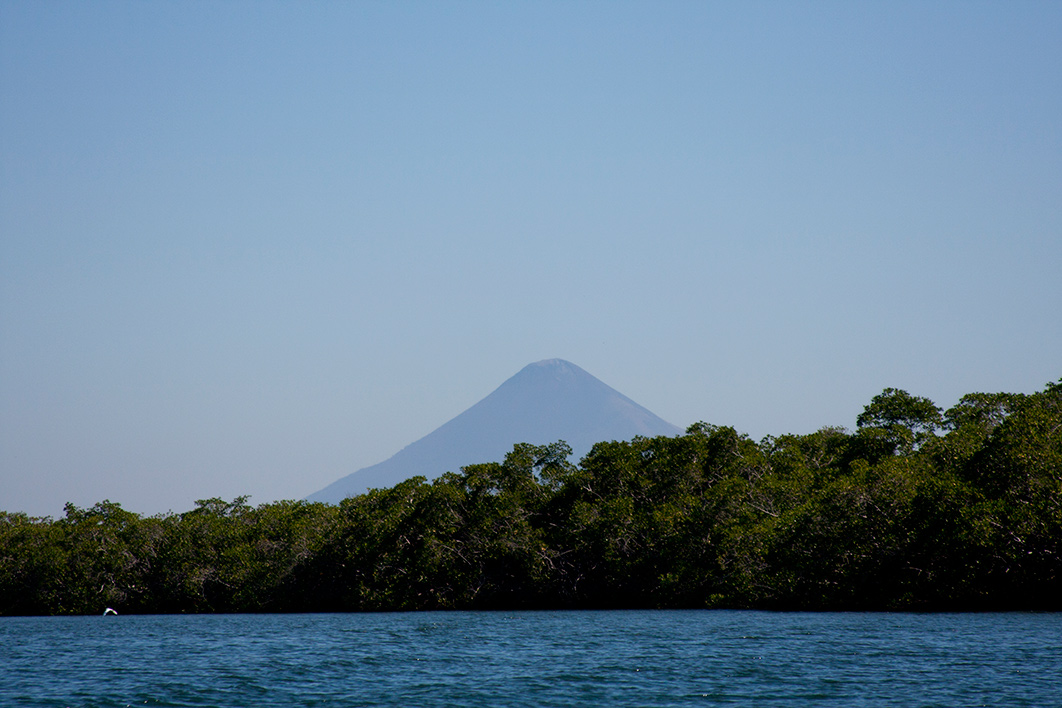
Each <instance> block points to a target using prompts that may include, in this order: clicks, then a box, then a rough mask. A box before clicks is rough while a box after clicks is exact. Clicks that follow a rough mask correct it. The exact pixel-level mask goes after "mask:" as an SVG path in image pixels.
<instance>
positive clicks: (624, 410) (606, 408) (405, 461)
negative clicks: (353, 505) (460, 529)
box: [307, 359, 682, 504]
mask: <svg viewBox="0 0 1062 708" xmlns="http://www.w3.org/2000/svg"><path fill="white" fill-rule="evenodd" d="M681 432H682V431H681V430H680V429H679V428H677V427H676V426H674V425H672V424H671V423H668V422H667V421H665V420H663V419H661V418H659V417H657V416H656V415H654V414H653V413H651V412H650V411H648V410H646V409H645V408H643V407H642V406H640V405H638V404H637V403H635V402H634V401H632V400H631V399H629V398H627V397H626V396H624V395H623V394H622V393H620V392H619V391H616V390H615V389H613V388H611V387H610V386H607V385H606V384H604V383H602V382H601V381H599V380H598V379H596V378H594V377H593V376H591V375H590V374H588V373H587V372H585V371H583V370H582V369H580V368H579V367H578V366H576V365H575V364H572V363H570V362H567V361H564V360H563V359H546V360H544V361H539V362H535V363H534V364H528V365H527V366H525V367H524V368H523V369H521V370H520V371H519V372H517V374H516V375H515V376H513V377H512V378H510V379H508V380H507V381H506V382H505V383H503V384H502V385H501V386H499V387H498V388H497V389H495V391H494V392H493V393H491V394H490V395H489V396H487V397H486V398H484V399H483V400H481V401H480V402H479V403H477V404H475V405H474V406H472V407H471V408H469V409H468V410H466V411H465V412H464V413H461V414H460V415H458V416H457V417H456V418H453V419H452V420H450V421H449V422H447V423H445V424H443V425H442V426H441V427H439V428H437V429H436V430H435V431H433V432H431V433H429V434H427V435H425V436H424V437H423V438H421V439H420V440H417V441H416V442H414V443H411V444H410V445H407V446H406V447H404V448H403V449H402V450H400V451H399V452H397V453H396V454H395V455H394V456H392V457H390V458H388V459H387V460H384V461H383V462H380V463H378V464H375V465H372V466H370V467H365V468H362V469H360V470H358V471H357V472H354V473H352V474H349V475H347V476H346V477H343V478H342V479H340V480H338V481H336V482H333V483H332V484H330V485H328V486H327V487H325V488H324V489H322V490H321V491H319V492H316V493H315V494H311V495H310V496H309V497H307V499H308V500H309V501H320V502H329V503H333V504H335V503H338V502H340V501H341V500H343V499H344V498H346V497H349V496H354V495H356V494H361V493H363V492H365V491H367V490H368V489H370V488H384V487H393V486H394V485H396V484H398V483H399V482H401V481H403V480H406V479H409V478H410V477H413V476H416V475H423V476H424V477H427V478H428V479H433V478H435V477H438V476H439V475H441V474H443V473H444V472H456V471H458V470H459V469H460V468H461V467H462V466H464V465H471V464H476V463H480V462H493V461H500V460H502V458H504V457H505V454H506V453H507V452H509V451H510V450H511V449H512V447H513V445H515V444H516V443H521V442H526V443H531V444H534V445H544V444H548V443H551V442H556V441H557V440H564V441H565V442H567V443H568V444H569V445H571V447H572V451H573V453H574V457H575V459H579V458H580V457H582V456H583V455H585V454H586V453H587V452H589V451H590V448H591V447H593V445H594V443H597V442H602V441H608V440H629V439H630V438H633V437H635V436H636V435H641V436H645V437H655V436H658V435H678V434H680V433H681Z"/></svg>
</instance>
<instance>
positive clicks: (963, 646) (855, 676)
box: [0, 611, 1062, 708]
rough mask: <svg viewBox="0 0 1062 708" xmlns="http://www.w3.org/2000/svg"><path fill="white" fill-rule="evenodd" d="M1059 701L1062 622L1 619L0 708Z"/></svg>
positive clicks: (701, 617)
mask: <svg viewBox="0 0 1062 708" xmlns="http://www.w3.org/2000/svg"><path fill="white" fill-rule="evenodd" d="M127 705H130V706H133V705H135V706H139V705H148V706H248V705H266V706H332V705H336V706H475V707H476V708H481V707H483V706H601V705H623V706H711V705H786V706H792V705H797V706H831V705H833V706H897V705H903V706H977V705H993V706H1000V705H1012V706H1022V705H1025V706H1051V705H1055V706H1062V615H1055V614H996V615H993V614H988V615H903V614H775V613H764V612H720V611H711V612H708V611H704V612H696V611H694V612H526V613H523V612H522V613H489V612H487V613H483V612H476V613H466V612H454V613H413V614H345V615H227V616H207V615H200V616H144V617H133V616H122V617H107V618H104V617H50V618H0V706H127Z"/></svg>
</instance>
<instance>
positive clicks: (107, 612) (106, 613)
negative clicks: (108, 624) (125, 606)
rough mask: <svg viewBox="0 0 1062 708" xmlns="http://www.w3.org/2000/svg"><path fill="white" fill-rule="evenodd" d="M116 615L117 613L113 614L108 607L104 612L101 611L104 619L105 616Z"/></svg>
mask: <svg viewBox="0 0 1062 708" xmlns="http://www.w3.org/2000/svg"><path fill="white" fill-rule="evenodd" d="M117 614H118V613H117V612H115V611H114V610H113V609H111V608H110V607H108V608H107V609H106V610H104V611H103V616H104V617H106V616H107V615H117Z"/></svg>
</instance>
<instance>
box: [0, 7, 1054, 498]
mask: <svg viewBox="0 0 1062 708" xmlns="http://www.w3.org/2000/svg"><path fill="white" fill-rule="evenodd" d="M1060 37H1062V3H1058V2H1005V3H1004V2H991V3H981V2H954V3H951V2H949V3H933V2H929V3H926V2H860V3H851V2H837V3H830V2H807V3H803V2H789V3H786V2H769V3H756V2H751V3H750V2H733V3H707V2H689V3H685V2H670V3H658V2H558V3H549V2H476V3H463V2H447V3H427V2H408V3H392V2H386V3H385V2H351V3H340V2H309V3H303V2H299V3H296V2H290V3H270V2H221V3H215V2H150V3H146V2H91V3H79V2H36V1H35V2H17V1H12V0H7V1H6V2H3V3H0V509H7V510H9V511H26V512H29V513H31V514H38V515H44V514H47V515H53V516H55V515H60V514H61V513H62V507H63V504H64V502H66V501H72V502H74V503H75V504H78V505H79V506H88V505H91V504H92V503H94V502H97V501H100V500H103V499H110V500H112V501H117V502H120V503H121V504H122V505H123V506H125V507H126V508H128V509H131V510H133V511H137V512H140V513H158V512H162V511H166V510H171V509H172V510H173V511H185V510H187V509H190V508H192V506H193V505H194V500H195V499H200V498H207V497H213V496H220V497H224V498H226V499H230V498H232V497H234V496H236V495H239V494H249V495H251V502H252V503H263V502H269V501H273V500H276V499H281V498H299V497H303V496H305V495H306V494H309V493H311V492H314V491H316V490H317V489H320V488H321V487H323V486H325V485H326V484H328V483H330V482H332V481H334V480H336V479H338V478H339V477H341V476H343V475H345V474H347V473H349V472H352V471H354V470H356V469H359V468H360V467H363V466H366V465H369V464H372V463H375V462H379V461H380V460H382V459H385V458H387V457H389V456H390V455H391V454H393V453H394V452H396V451H397V450H399V449H400V448H401V447H403V446H404V445H406V444H408V443H410V442H412V441H414V440H415V439H417V438H419V437H421V436H423V435H425V434H427V433H428V432H430V431H432V430H433V429H435V428H436V427H438V426H439V425H441V424H442V423H444V422H445V421H447V420H448V419H450V418H451V417H453V416H454V415H457V414H458V413H460V412H461V411H463V410H464V409H465V408H467V407H468V406H470V405H472V404H473V403H475V402H476V401H478V400H479V399H480V398H482V397H483V396H485V395H487V394H488V393H490V392H491V391H492V390H493V389H494V388H495V387H496V386H498V385H499V384H500V383H501V382H502V381H503V380H505V379H506V378H508V377H509V376H511V375H512V374H514V373H515V372H516V371H518V370H519V369H520V368H521V367H523V366H524V365H526V364H528V363H530V362H532V361H536V360H539V359H544V358H549V357H561V358H564V359H568V360H570V361H572V362H574V363H576V364H578V365H579V366H581V367H583V368H584V369H586V370H587V371H589V372H590V373H592V374H594V375H595V376H597V377H598V378H600V379H602V380H603V381H604V382H605V383H607V384H609V385H611V386H613V387H614V388H617V389H619V390H620V391H621V392H623V393H625V394H626V395H628V396H630V397H631V398H633V399H634V400H636V401H638V402H639V403H641V404H642V405H644V406H646V407H648V408H649V409H650V410H652V411H653V412H655V413H657V414H658V415H660V416H661V417H663V418H665V419H667V420H669V421H671V422H673V423H675V424H676V425H679V426H686V425H689V424H690V423H693V422H695V421H698V420H704V421H707V422H710V423H716V424H722V425H733V426H735V427H736V428H737V429H738V430H740V431H742V432H746V433H748V434H749V435H751V436H752V437H753V438H755V439H759V438H760V437H762V436H764V435H767V434H782V433H787V432H794V433H805V432H812V431H814V430H816V429H818V428H820V427H822V426H826V425H843V426H846V427H849V428H852V427H854V423H855V417H856V416H857V415H858V414H859V413H860V412H861V410H862V408H863V406H864V405H865V404H866V403H868V402H869V401H870V399H871V398H872V397H873V396H874V395H875V394H876V393H879V392H880V391H881V390H882V389H883V388H885V387H887V386H894V387H898V388H903V389H906V390H908V391H910V392H911V393H914V394H917V395H922V396H928V397H930V398H932V399H933V400H934V401H936V402H937V403H938V404H940V405H942V406H945V407H947V406H950V405H952V404H954V403H955V402H956V401H957V400H958V398H959V397H960V396H961V395H962V394H964V393H968V392H972V391H1025V392H1029V391H1035V390H1039V389H1041V388H1042V387H1043V385H1044V384H1046V383H1047V382H1048V381H1053V380H1057V379H1058V378H1059V377H1062V41H1060V39H1059V38H1060ZM469 462H479V460H470V461H469Z"/></svg>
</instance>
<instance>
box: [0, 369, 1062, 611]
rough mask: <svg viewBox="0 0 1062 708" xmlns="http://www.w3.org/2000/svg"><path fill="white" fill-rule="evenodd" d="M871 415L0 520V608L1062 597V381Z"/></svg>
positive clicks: (561, 447) (1043, 602) (888, 400)
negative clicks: (378, 478) (830, 424)
mask: <svg viewBox="0 0 1062 708" xmlns="http://www.w3.org/2000/svg"><path fill="white" fill-rule="evenodd" d="M857 423H858V429H857V430H856V431H855V432H854V433H849V432H848V431H845V430H843V429H840V428H824V429H822V430H819V431H818V432H816V433H812V434H810V435H782V436H779V437H767V438H765V439H764V440H762V441H760V442H759V443H756V442H754V441H752V440H750V439H749V438H748V437H747V436H744V435H740V434H739V433H737V432H736V431H735V430H734V429H733V428H730V427H725V426H714V425H708V424H706V423H697V424H695V425H693V426H690V428H689V429H688V430H687V431H686V434H685V435H680V436H676V437H670V438H669V437H657V438H635V439H634V440H631V441H627V442H615V441H613V442H601V443H598V444H597V445H595V446H594V447H593V449H592V450H591V451H590V452H589V453H588V454H587V455H586V456H585V457H584V458H583V459H582V460H581V461H579V463H578V464H573V463H572V462H571V461H569V457H570V456H571V448H570V447H568V446H567V445H566V444H565V443H564V442H562V441H558V442H556V443H553V444H550V445H529V444H526V443H520V444H517V445H515V446H514V447H513V449H512V451H511V452H509V454H507V455H506V456H505V459H504V460H502V461H501V462H488V463H481V464H470V465H468V466H466V467H463V468H462V469H461V470H460V471H459V472H456V473H454V472H449V473H446V474H443V475H442V476H440V477H439V478H437V479H436V480H435V481H434V482H431V483H428V482H427V481H426V480H425V479H424V478H422V477H416V478H413V479H411V480H407V481H405V482H402V483H401V484H398V485H396V486H395V487H393V488H391V489H376V490H372V491H370V492H368V493H367V494H363V495H360V496H357V497H353V498H350V499H346V500H344V501H343V502H342V503H341V504H339V505H336V506H333V505H327V504H310V503H307V502H301V501H283V502H276V503H273V504H263V505H260V506H258V507H252V506H250V505H249V504H248V503H247V501H248V500H247V498H246V497H238V498H236V499H234V500H232V501H231V502H227V501H224V500H222V499H216V498H215V499H204V500H200V501H198V502H196V507H195V508H194V509H192V510H191V511H188V512H185V513H183V514H167V515H163V516H157V517H148V518H142V517H140V516H138V515H136V514H134V513H131V512H128V511H126V510H124V509H122V508H121V507H120V506H119V505H118V504H114V503H112V502H110V501H103V502H100V503H98V504H96V505H94V506H92V507H90V508H88V509H81V508H78V507H76V506H73V505H68V506H67V507H66V512H65V515H64V517H63V518H60V519H58V520H53V519H50V518H44V519H41V518H31V517H28V516H26V515H25V514H18V513H3V512H0V615H16V614H84V613H99V612H102V610H103V608H104V607H114V608H116V609H118V611H119V612H120V613H122V614H125V613H138V612H289V611H290V612H319V611H353V610H421V609H455V608H470V609H472V608H475V609H486V608H498V609H500V608H506V609H515V608H563V607H595V608H619V607H735V608H775V609H871V610H883V609H896V610H970V609H973V610H986V609H1040V610H1058V609H1060V605H1062V382H1059V383H1054V384H1048V386H1047V387H1046V388H1045V389H1044V390H1043V391H1041V392H1039V393H1035V394H1031V395H1020V394H1006V393H996V394H984V393H973V394H968V395H966V396H964V397H963V398H962V399H961V400H960V401H959V403H958V404H956V405H955V406H954V407H952V408H950V409H948V410H947V411H946V412H944V413H941V411H940V409H938V408H937V407H936V406H935V405H934V404H933V403H932V402H931V401H929V400H928V399H924V398H918V397H915V396H911V395H910V394H908V393H906V392H904V391H900V390H898V389H886V390H885V391H884V392H883V393H882V394H880V395H879V396H876V397H875V398H874V399H873V400H872V401H871V403H870V404H869V405H868V406H867V407H866V408H865V409H864V411H863V413H862V414H861V415H860V416H859V418H858V421H857ZM938 432H940V433H941V434H940V435H938Z"/></svg>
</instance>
